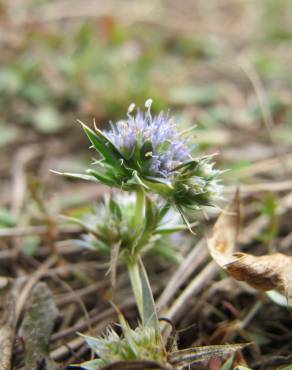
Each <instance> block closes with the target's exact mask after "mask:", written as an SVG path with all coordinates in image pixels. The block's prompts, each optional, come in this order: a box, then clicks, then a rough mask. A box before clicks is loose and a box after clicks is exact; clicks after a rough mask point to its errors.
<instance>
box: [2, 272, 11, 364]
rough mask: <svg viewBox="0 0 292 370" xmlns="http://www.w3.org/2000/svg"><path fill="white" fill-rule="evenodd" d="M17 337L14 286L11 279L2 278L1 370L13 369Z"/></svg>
mask: <svg viewBox="0 0 292 370" xmlns="http://www.w3.org/2000/svg"><path fill="white" fill-rule="evenodd" d="M14 335H15V298H14V284H13V282H12V280H11V279H8V278H4V277H1V278H0V354H1V356H0V369H1V370H10V369H11V358H12V350H13V342H14Z"/></svg>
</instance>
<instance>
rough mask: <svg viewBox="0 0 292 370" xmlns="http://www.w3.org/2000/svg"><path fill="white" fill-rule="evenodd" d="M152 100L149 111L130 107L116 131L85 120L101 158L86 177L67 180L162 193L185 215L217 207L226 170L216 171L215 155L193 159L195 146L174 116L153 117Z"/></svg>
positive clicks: (147, 104) (113, 128)
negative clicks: (87, 181)
mask: <svg viewBox="0 0 292 370" xmlns="http://www.w3.org/2000/svg"><path fill="white" fill-rule="evenodd" d="M151 104H152V101H151V99H149V100H147V101H146V103H145V106H146V111H145V112H141V111H140V110H139V109H138V110H137V112H136V114H133V110H134V108H135V105H134V104H132V105H131V106H130V107H129V110H128V114H127V118H126V119H125V120H120V121H118V122H117V123H116V124H113V123H111V129H110V130H108V131H101V130H99V129H98V128H97V127H95V131H93V130H92V129H90V128H89V127H87V126H86V125H85V124H83V123H82V122H80V123H81V125H82V127H83V129H84V131H85V133H86V135H87V136H88V138H89V140H90V142H91V144H92V148H93V149H95V150H96V151H97V152H98V154H99V156H100V160H98V161H94V163H93V167H92V168H90V169H88V170H87V174H70V173H65V175H67V176H71V177H77V178H83V179H86V180H94V181H98V182H101V183H103V184H106V185H108V186H110V187H115V188H120V189H123V190H127V191H141V190H142V191H144V192H152V193H157V194H159V195H160V196H162V197H163V198H164V199H165V200H166V201H167V202H169V203H170V204H172V205H174V206H176V207H177V209H178V210H179V211H180V212H181V213H182V214H184V210H185V209H186V208H191V209H197V208H200V207H201V206H204V205H213V204H214V200H215V199H216V198H218V197H219V196H220V194H221V190H222V187H221V185H220V173H221V171H219V170H216V169H214V167H213V163H212V162H211V161H212V156H207V157H206V156H205V157H199V158H193V157H192V155H191V147H190V145H188V143H187V140H186V139H184V138H183V136H184V135H183V133H179V131H178V130H177V127H176V124H175V122H174V120H173V118H172V117H170V115H169V113H166V114H165V113H163V112H161V113H159V114H158V115H157V116H152V113H151Z"/></svg>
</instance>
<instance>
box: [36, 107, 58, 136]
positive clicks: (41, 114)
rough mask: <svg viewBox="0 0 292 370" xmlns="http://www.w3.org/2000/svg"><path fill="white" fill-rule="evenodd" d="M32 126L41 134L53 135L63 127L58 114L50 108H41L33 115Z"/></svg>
mask: <svg viewBox="0 0 292 370" xmlns="http://www.w3.org/2000/svg"><path fill="white" fill-rule="evenodd" d="M33 124H34V127H35V128H36V129H37V130H38V131H40V132H41V133H43V134H54V133H56V132H59V131H60V130H61V129H62V128H63V126H64V125H63V121H62V118H61V116H60V114H59V112H58V111H56V110H55V109H54V108H52V107H50V106H43V107H41V108H39V109H38V110H37V111H36V112H35V113H34V116H33Z"/></svg>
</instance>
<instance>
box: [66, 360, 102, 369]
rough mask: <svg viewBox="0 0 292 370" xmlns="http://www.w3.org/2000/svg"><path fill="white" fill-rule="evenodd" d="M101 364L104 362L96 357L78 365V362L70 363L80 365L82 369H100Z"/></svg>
mask: <svg viewBox="0 0 292 370" xmlns="http://www.w3.org/2000/svg"><path fill="white" fill-rule="evenodd" d="M103 365H104V362H103V361H102V360H101V359H99V358H98V359H96V360H91V361H86V362H83V363H82V364H80V365H78V364H74V365H70V367H81V368H82V369H84V370H100V369H101V368H102V366H103Z"/></svg>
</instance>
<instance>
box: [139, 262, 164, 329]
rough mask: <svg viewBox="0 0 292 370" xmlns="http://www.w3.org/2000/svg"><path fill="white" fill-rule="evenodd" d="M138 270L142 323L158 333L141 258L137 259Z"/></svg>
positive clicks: (156, 320)
mask: <svg viewBox="0 0 292 370" xmlns="http://www.w3.org/2000/svg"><path fill="white" fill-rule="evenodd" d="M139 272H140V279H141V284H142V295H143V323H144V325H149V326H152V327H154V328H155V329H156V331H157V334H158V333H160V329H159V321H158V317H157V312H156V307H155V302H154V298H153V294H152V290H151V286H150V283H149V280H148V276H147V273H146V270H145V267H144V265H143V262H142V260H141V258H140V259H139Z"/></svg>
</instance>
